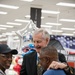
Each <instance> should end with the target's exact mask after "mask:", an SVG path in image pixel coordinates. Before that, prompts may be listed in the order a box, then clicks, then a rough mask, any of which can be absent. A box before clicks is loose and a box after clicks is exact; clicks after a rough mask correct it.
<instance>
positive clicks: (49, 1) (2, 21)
mask: <svg viewBox="0 0 75 75" xmlns="http://www.w3.org/2000/svg"><path fill="white" fill-rule="evenodd" d="M58 2H67V3H74V4H75V0H34V1H33V2H26V1H21V0H0V4H6V5H15V6H19V8H18V9H8V8H2V7H0V11H4V12H7V14H6V15H1V14H0V25H7V24H6V23H7V22H14V23H21V22H16V21H15V19H23V20H28V18H25V16H26V15H30V8H31V7H36V8H42V9H43V10H51V11H60V14H58V15H56V14H43V13H42V16H43V17H44V19H42V20H41V21H42V22H41V24H42V25H45V23H46V22H52V23H57V22H58V23H62V25H61V26H53V27H52V28H51V30H57V29H58V30H61V28H62V27H65V28H75V22H63V21H59V19H63V18H64V19H73V20H75V7H65V6H64V7H63V6H57V5H56V4H57V3H58ZM26 25H27V23H22V25H21V26H14V28H7V29H6V30H0V34H2V33H4V32H11V31H17V30H20V29H22V28H24V27H25V26H26ZM73 32H75V30H72V31H70V30H63V32H62V33H70V34H73ZM62 33H57V34H58V35H59V34H61V35H62ZM53 34H56V33H54V32H53Z"/></svg>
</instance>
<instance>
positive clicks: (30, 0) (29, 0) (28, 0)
mask: <svg viewBox="0 0 75 75" xmlns="http://www.w3.org/2000/svg"><path fill="white" fill-rule="evenodd" d="M21 1H27V2H32V1H34V0H21Z"/></svg>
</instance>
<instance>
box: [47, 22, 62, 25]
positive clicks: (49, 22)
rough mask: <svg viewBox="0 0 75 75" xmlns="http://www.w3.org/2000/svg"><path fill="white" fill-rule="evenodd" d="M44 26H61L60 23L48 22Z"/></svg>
mask: <svg viewBox="0 0 75 75" xmlns="http://www.w3.org/2000/svg"><path fill="white" fill-rule="evenodd" d="M46 24H48V25H55V26H60V25H62V24H61V23H50V22H47V23H46Z"/></svg>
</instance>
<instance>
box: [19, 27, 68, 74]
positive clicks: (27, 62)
mask: <svg viewBox="0 0 75 75" xmlns="http://www.w3.org/2000/svg"><path fill="white" fill-rule="evenodd" d="M49 40H50V35H49V33H48V32H47V31H45V29H42V28H39V29H37V30H36V31H35V32H34V34H33V43H34V45H35V50H36V51H33V52H31V53H30V54H26V55H25V56H24V57H23V63H22V68H21V71H20V75H38V74H37V57H38V54H39V53H40V50H41V49H42V48H43V47H46V46H47V45H48V43H49ZM59 60H60V62H66V59H65V56H64V55H63V54H61V53H60V54H59ZM61 66H62V68H65V67H67V64H66V65H65V64H63V63H62V65H60V67H61ZM58 68H59V67H58Z"/></svg>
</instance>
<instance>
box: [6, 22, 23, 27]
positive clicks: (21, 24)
mask: <svg viewBox="0 0 75 75" xmlns="http://www.w3.org/2000/svg"><path fill="white" fill-rule="evenodd" d="M6 24H11V25H18V26H20V25H22V24H21V23H13V22H7V23H6Z"/></svg>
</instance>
